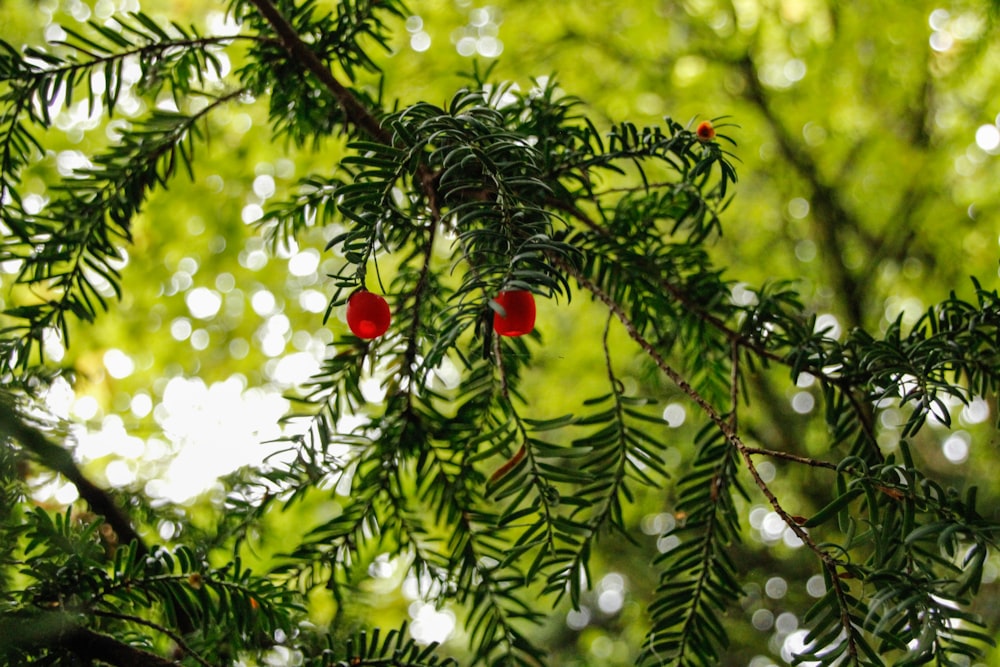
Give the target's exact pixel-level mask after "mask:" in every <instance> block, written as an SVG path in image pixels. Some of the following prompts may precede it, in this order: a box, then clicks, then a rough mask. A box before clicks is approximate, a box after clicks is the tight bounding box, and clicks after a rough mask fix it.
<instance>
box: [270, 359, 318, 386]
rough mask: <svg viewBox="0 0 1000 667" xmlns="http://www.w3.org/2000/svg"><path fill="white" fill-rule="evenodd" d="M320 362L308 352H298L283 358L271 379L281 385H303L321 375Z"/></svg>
mask: <svg viewBox="0 0 1000 667" xmlns="http://www.w3.org/2000/svg"><path fill="white" fill-rule="evenodd" d="M319 370H320V362H319V360H317V359H316V357H314V356H313V355H311V354H309V353H308V352H296V353H295V354H289V355H287V356H284V357H282V358H281V359H280V360H279V361H278V364H277V365H276V366H275V367H274V372H273V373H272V374H271V379H272V380H274V381H275V382H277V383H279V384H284V385H289V386H291V385H297V384H302V383H303V382H305V381H306V380H308V379H309V378H311V377H312V376H314V375H316V374H317V373H319Z"/></svg>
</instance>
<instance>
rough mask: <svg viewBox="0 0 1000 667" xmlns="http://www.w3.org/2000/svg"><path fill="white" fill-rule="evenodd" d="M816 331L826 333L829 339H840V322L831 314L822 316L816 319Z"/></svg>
mask: <svg viewBox="0 0 1000 667" xmlns="http://www.w3.org/2000/svg"><path fill="white" fill-rule="evenodd" d="M816 331H823V332H825V334H826V336H827V338H840V332H841V328H840V321H839V320H838V319H837V318H836V316H834V315H831V314H830V313H825V314H823V315H820V316H819V317H817V318H816Z"/></svg>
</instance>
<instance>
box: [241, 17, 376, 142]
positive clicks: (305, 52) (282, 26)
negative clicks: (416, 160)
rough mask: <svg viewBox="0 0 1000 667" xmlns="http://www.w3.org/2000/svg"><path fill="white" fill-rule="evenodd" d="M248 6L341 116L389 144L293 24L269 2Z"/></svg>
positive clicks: (359, 104)
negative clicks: (327, 94)
mask: <svg viewBox="0 0 1000 667" xmlns="http://www.w3.org/2000/svg"><path fill="white" fill-rule="evenodd" d="M250 3H251V4H252V5H253V6H254V7H256V8H257V11H259V12H260V14H261V16H263V17H264V19H265V20H266V21H267V22H268V23H269V24H270V25H271V27H272V28H274V32H276V33H277V34H278V37H279V38H280V39H281V42H282V44H283V45H284V47H285V50H287V51H288V54H289V55H290V56H292V57H293V58H295V59H296V60H298V61H299V62H300V63H302V65H304V66H305V68H306V69H308V70H309V71H310V72H311V73H312V74H313V76H315V77H316V78H317V79H319V81H320V83H322V84H323V86H324V87H325V88H326V89H327V90H329V91H330V93H332V94H333V96H334V98H335V99H336V100H337V103H338V104H340V108H341V109H342V110H343V111H344V115H345V116H346V117H347V119H348V120H349V121H350V122H351V123H353V124H354V126H355V127H357V128H358V129H359V130H361V131H362V132H364V133H365V134H367V135H368V136H369V137H371V138H372V139H374V140H376V141H378V142H381V143H383V144H387V145H389V144H391V143H392V135H391V134H390V133H389V132H387V131H386V130H385V128H383V127H382V124H381V123H380V122H379V121H378V119H377V118H376V117H375V116H374V115H373V114H372V113H371V112H370V111H369V110H368V109H366V108H365V107H364V105H362V104H361V102H359V101H358V98H356V97H355V96H354V94H353V93H351V91H350V90H348V89H347V88H346V87H345V86H344V85H343V84H342V83H340V82H339V81H337V78H336V77H335V76H334V75H333V72H331V71H330V68H329V67H327V66H326V65H324V64H323V62H322V61H321V60H320V59H319V56H317V55H316V53H315V52H314V51H313V50H312V49H310V48H309V46H308V45H307V44H306V43H305V42H303V41H302V39H301V38H300V37H299V35H298V33H296V32H295V28H294V27H293V26H292V24H291V23H289V22H288V20H287V19H286V18H285V17H284V16H282V15H281V12H279V11H278V9H277V8H276V7H275V6H274V5H273V4H272V3H271V2H270V0H250Z"/></svg>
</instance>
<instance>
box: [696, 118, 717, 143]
mask: <svg viewBox="0 0 1000 667" xmlns="http://www.w3.org/2000/svg"><path fill="white" fill-rule="evenodd" d="M694 133H695V134H696V135H698V141H702V142H707V141H711V140H712V139H715V128H714V127H712V123H711V121H707V120H703V121H701V122H700V123H698V129H697V130H695V131H694Z"/></svg>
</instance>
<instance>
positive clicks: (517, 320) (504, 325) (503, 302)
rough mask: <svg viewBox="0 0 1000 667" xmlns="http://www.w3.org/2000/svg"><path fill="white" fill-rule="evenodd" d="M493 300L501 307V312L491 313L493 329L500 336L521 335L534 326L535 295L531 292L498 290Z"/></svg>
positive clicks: (528, 331)
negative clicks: (498, 292)
mask: <svg viewBox="0 0 1000 667" xmlns="http://www.w3.org/2000/svg"><path fill="white" fill-rule="evenodd" d="M494 301H495V302H496V303H497V305H498V306H500V307H501V308H502V309H503V314H500V313H499V312H494V313H493V330H494V331H496V332H497V333H498V334H500V335H501V336H523V335H524V334H526V333H531V330H532V329H534V328H535V296H534V295H533V294H532V293H531V292H527V291H524V290H511V291H509V292H500V294H498V295H497V297H496V298H495V299H494Z"/></svg>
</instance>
